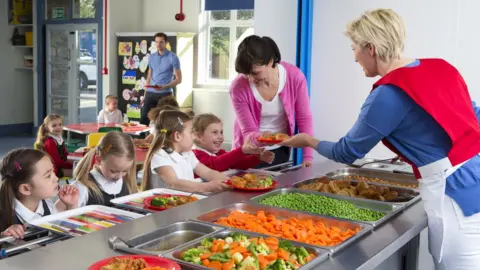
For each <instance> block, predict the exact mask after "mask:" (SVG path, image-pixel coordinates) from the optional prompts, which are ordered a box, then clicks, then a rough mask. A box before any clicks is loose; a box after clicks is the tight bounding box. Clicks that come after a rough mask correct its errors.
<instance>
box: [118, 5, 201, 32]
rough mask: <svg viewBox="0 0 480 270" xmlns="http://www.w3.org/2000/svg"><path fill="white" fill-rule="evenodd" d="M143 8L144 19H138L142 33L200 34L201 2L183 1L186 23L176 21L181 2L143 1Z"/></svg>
mask: <svg viewBox="0 0 480 270" xmlns="http://www.w3.org/2000/svg"><path fill="white" fill-rule="evenodd" d="M114 1H116V0H114ZM130 2H131V1H130ZM142 8H143V17H139V18H136V19H137V20H138V19H140V20H142V27H143V29H142V32H159V31H164V32H190V33H197V32H198V14H199V12H200V0H184V1H183V13H184V14H185V20H184V21H177V20H175V14H177V13H179V12H180V1H172V0H143V7H142Z"/></svg>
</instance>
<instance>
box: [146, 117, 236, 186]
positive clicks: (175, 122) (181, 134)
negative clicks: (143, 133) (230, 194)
mask: <svg viewBox="0 0 480 270" xmlns="http://www.w3.org/2000/svg"><path fill="white" fill-rule="evenodd" d="M155 129H156V130H157V135H156V136H155V137H154V139H153V142H152V146H151V148H150V150H149V151H148V154H147V158H146V161H145V164H144V166H143V181H142V189H143V190H149V189H153V188H166V187H169V188H173V189H178V190H183V191H186V192H201V193H203V192H217V191H222V190H224V189H226V188H228V186H227V185H226V184H225V183H223V181H225V180H226V176H225V175H223V174H222V173H220V172H218V171H215V170H212V169H210V168H208V167H206V166H205V165H203V164H202V163H200V162H199V161H198V159H197V158H196V157H195V154H193V152H192V146H193V134H192V120H191V118H190V117H189V116H188V115H187V114H185V113H184V112H181V111H178V110H166V111H162V112H161V113H160V115H158V116H157V118H156V119H155ZM194 173H195V174H196V175H198V176H200V177H201V178H203V179H205V180H207V181H208V182H206V183H202V182H201V180H200V181H196V180H195V179H194Z"/></svg>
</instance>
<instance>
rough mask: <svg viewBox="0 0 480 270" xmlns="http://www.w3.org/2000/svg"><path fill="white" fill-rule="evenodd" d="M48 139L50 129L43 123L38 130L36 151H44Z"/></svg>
mask: <svg viewBox="0 0 480 270" xmlns="http://www.w3.org/2000/svg"><path fill="white" fill-rule="evenodd" d="M47 137H48V129H47V126H46V125H45V123H42V124H41V125H40V127H39V128H38V132H37V140H36V141H35V149H37V150H42V149H43V146H44V143H45V140H46V139H47Z"/></svg>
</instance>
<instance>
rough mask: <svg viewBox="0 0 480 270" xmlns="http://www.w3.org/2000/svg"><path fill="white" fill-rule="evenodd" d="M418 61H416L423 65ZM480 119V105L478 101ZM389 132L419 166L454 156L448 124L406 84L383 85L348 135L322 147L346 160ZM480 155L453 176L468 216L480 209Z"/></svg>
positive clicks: (451, 186) (454, 193)
mask: <svg viewBox="0 0 480 270" xmlns="http://www.w3.org/2000/svg"><path fill="white" fill-rule="evenodd" d="M419 64H420V61H418V60H417V61H415V62H414V63H412V64H411V65H410V66H416V65H419ZM472 106H473V107H474V110H475V114H476V115H477V119H479V121H480V108H479V107H477V106H476V104H475V103H474V102H473V103H472ZM384 138H386V139H387V140H388V141H389V142H390V143H391V144H392V145H393V146H394V147H395V148H396V149H398V150H399V151H400V153H402V155H404V156H405V157H406V158H407V159H409V160H410V161H412V162H413V164H415V165H416V166H417V167H421V166H424V165H427V164H430V163H432V162H435V161H437V160H440V159H442V158H445V157H447V156H448V152H449V151H450V148H451V147H452V143H451V140H450V138H449V136H448V134H447V133H446V132H445V131H444V130H443V128H442V127H441V126H440V125H439V124H438V123H437V122H436V121H435V120H434V119H433V118H432V117H431V116H430V115H429V114H428V113H427V112H426V111H425V110H423V108H421V107H420V106H419V105H418V104H416V103H415V101H413V99H411V98H410V97H409V96H408V94H407V93H405V92H404V91H403V90H402V89H400V88H398V87H396V86H393V85H381V86H379V87H377V88H376V89H375V91H373V92H372V93H371V94H370V95H369V96H368V97H367V99H366V101H365V103H364V104H363V106H362V108H361V111H360V115H359V117H358V119H357V121H356V122H355V124H354V126H353V127H352V129H350V131H349V132H348V133H347V135H346V136H345V137H343V138H341V139H340V140H339V141H338V142H328V141H321V142H319V143H318V145H317V152H318V153H320V154H321V155H323V156H325V157H327V158H329V159H332V160H334V161H337V162H341V163H344V164H352V163H353V162H354V161H355V160H357V159H359V158H363V157H364V156H365V155H366V154H367V153H368V152H369V151H370V150H371V149H372V148H373V147H374V146H375V145H377V144H378V143H379V142H380V141H381V140H382V139H384ZM475 167H477V168H478V167H480V156H478V155H477V156H476V157H474V158H472V159H471V160H470V161H469V162H467V163H465V164H464V165H463V166H462V167H460V168H459V169H458V170H456V171H455V172H454V173H453V174H452V175H450V176H449V177H448V178H447V183H446V185H447V187H446V194H447V195H449V196H450V197H451V198H452V199H454V200H455V201H456V202H457V204H458V205H459V206H460V207H461V208H462V210H463V212H464V214H465V215H466V216H469V215H473V214H475V213H478V212H480V203H478V199H477V198H479V197H480V175H477V173H476V169H475Z"/></svg>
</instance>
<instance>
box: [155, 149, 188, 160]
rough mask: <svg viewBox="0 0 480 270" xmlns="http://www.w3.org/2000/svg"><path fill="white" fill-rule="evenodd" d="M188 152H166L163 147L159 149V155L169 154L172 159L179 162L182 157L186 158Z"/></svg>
mask: <svg viewBox="0 0 480 270" xmlns="http://www.w3.org/2000/svg"><path fill="white" fill-rule="evenodd" d="M188 153H189V152H182V153H178V152H175V151H173V152H171V153H168V152H167V151H165V150H164V149H161V150H160V153H159V154H160V155H161V156H165V155H167V156H169V157H170V158H171V159H172V160H173V161H175V162H176V163H179V162H180V161H181V160H182V159H183V160H184V159H188Z"/></svg>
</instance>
